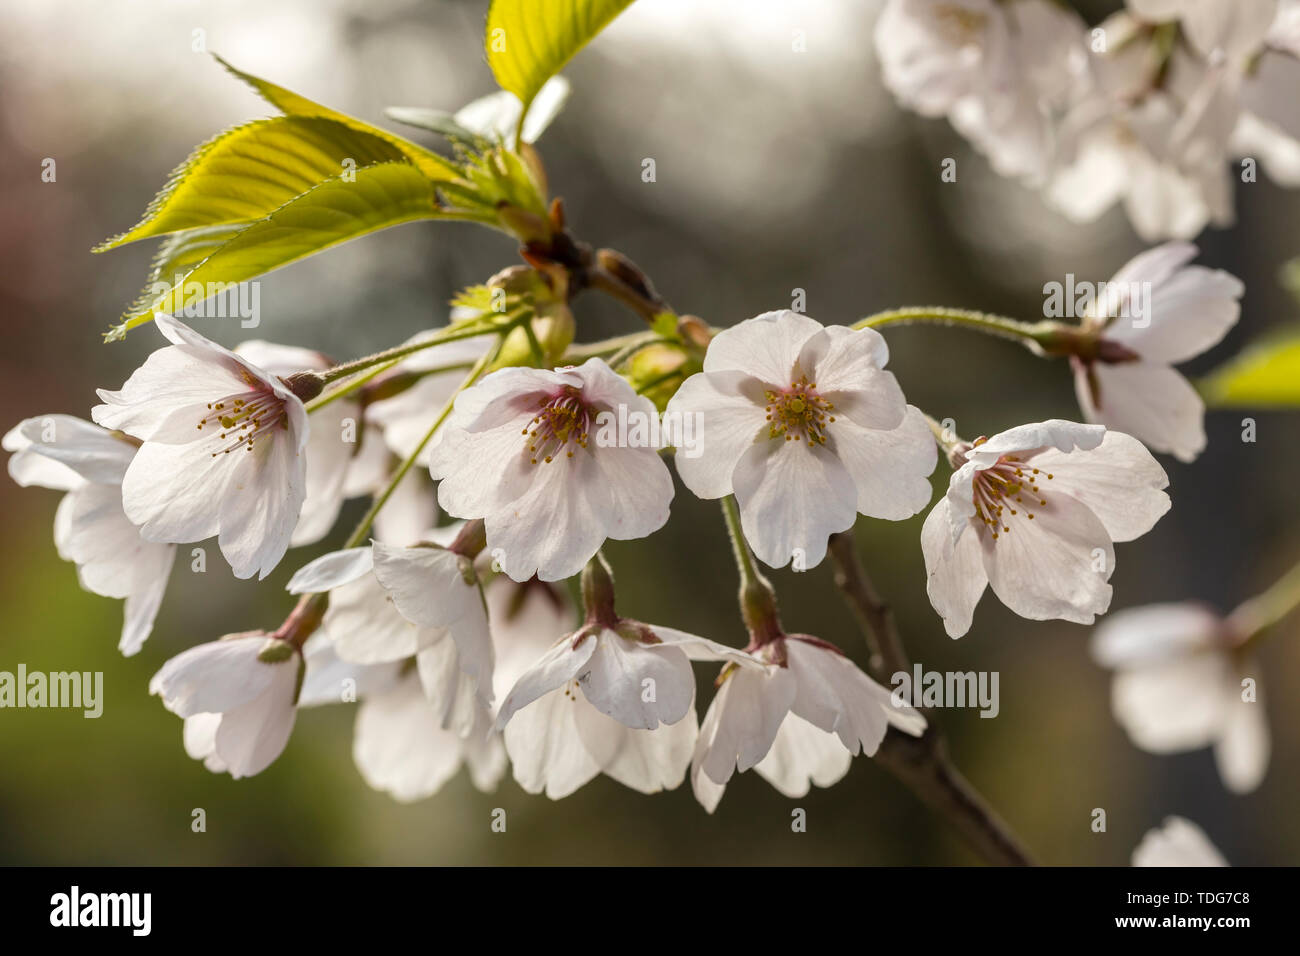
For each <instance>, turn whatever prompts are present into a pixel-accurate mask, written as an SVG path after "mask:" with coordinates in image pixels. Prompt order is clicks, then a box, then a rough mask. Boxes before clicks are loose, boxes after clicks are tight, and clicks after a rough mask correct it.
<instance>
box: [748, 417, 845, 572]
mask: <svg viewBox="0 0 1300 956" xmlns="http://www.w3.org/2000/svg"><path fill="white" fill-rule="evenodd" d="M733 480H734V482H735V488H736V501H737V502H738V503H739V505H740V519H741V526H742V528H743V529H744V532H745V539H746V540H747V541H748V542H749V544H750V547H752V548H753V549H754V553H755V554H756V555H758V557H759V559H760V560H762V561H763V562H765V563H766V564H768V565H771V566H772V567H774V568H780V567H784V566H785V565H787V564H789V563H790V561H791V559H792V558H796V557H798V558H799V559H800V564H801V565H802V567H803V568H812V567H816V566H817V565H818V564H820V563H821V560H822V558H824V557H825V556H826V540H827V538H829V537H830V536H831V535H832V534H835V533H836V532H839V531H844V530H846V529H847V528H851V527H852V526H853V522H854V519H856V518H857V514H858V489H857V486H856V485H855V484H854V482H853V478H852V476H851V475H850V474H849V472H848V469H847V468H845V467H844V464H843V463H842V462H841V461H840V460H839V458H837V457H836V456H835V454H834V452H832V451H831V450H830V449H829V448H827V447H826V446H824V445H816V446H813V447H809V446H808V445H807V444H806V443H805V442H802V441H766V442H763V443H761V444H758V445H755V446H753V447H752V448H751V449H750V450H749V451H747V452H745V454H744V456H743V457H742V458H741V459H740V463H739V464H738V465H737V466H736V471H735V475H734V479H733Z"/></svg>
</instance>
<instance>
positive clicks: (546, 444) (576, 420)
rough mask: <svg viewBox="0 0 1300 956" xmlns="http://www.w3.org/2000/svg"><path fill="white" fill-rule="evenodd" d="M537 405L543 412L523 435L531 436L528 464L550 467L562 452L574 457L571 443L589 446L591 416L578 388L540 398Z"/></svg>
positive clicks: (563, 390) (571, 387)
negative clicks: (541, 464) (545, 464)
mask: <svg viewBox="0 0 1300 956" xmlns="http://www.w3.org/2000/svg"><path fill="white" fill-rule="evenodd" d="M537 404H538V406H539V407H540V411H538V413H537V415H536V416H535V417H534V418H533V420H532V421H531V422H529V423H528V425H527V426H525V428H524V430H523V432H522V434H524V435H527V436H528V452H529V461H531V462H532V463H533V464H534V465H536V464H537V463H538V462H539V461H541V462H545V463H547V464H550V462H552V461H553V460H554V459H555V458H556V457H557V456H558V455H559V454H560V452H561V451H563V452H564V454H565V457H566V458H572V457H573V448H572V447H570V445H569V443H570V442H572V443H573V445H574V446H575V447H578V448H586V447H587V433H588V431H589V430H590V428H591V420H592V414H591V408H590V406H588V405H587V403H586V402H584V401H583V400H582V394H581V393H580V392H579V391H578V389H576V388H574V387H573V386H571V385H566V386H564V387H563V388H562V389H560V391H558V392H557V393H555V394H554V395H551V396H543V397H542V398H539V399H538V400H537Z"/></svg>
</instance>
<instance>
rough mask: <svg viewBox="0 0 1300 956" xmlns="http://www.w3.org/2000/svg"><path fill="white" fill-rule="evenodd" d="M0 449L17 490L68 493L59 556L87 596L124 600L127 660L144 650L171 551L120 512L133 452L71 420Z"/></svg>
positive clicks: (37, 424)
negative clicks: (147, 537)
mask: <svg viewBox="0 0 1300 956" xmlns="http://www.w3.org/2000/svg"><path fill="white" fill-rule="evenodd" d="M3 446H4V449H5V450H6V451H10V452H13V455H12V456H11V457H10V459H9V474H10V476H11V477H12V478H13V479H14V481H16V482H17V483H18V484H19V485H22V486H24V487H26V486H29V485H39V486H41V487H43V488H52V489H54V490H56V491H63V492H66V493H65V494H64V496H63V500H62V501H61V502H60V503H59V508H58V511H57V512H56V513H55V518H54V544H55V547H56V548H57V549H58V552H59V556H60V557H61V558H63V559H64V560H66V561H72V562H74V563H75V564H76V566H77V577H78V580H79V581H80V582H81V586H82V587H83V588H85V589H86V590H87V591H90V592H92V593H94V594H99V595H102V596H103V597H111V598H122V599H124V601H125V603H124V605H123V621H122V636H121V639H120V641H119V642H118V648H119V649H120V650H121V651H122V653H123V654H124V655H126V656H128V657H129V656H131V655H132V654H135V653H137V652H138V651H139V650H140V648H141V647H142V646H143V645H144V642H145V639H146V638H148V636H149V633H150V631H152V630H153V624H154V619H155V618H156V617H157V615H158V608H159V607H160V606H161V604H162V599H163V594H164V592H165V591H166V589H167V579H168V577H169V576H170V574H171V569H172V564H173V562H174V559H175V557H176V546H175V545H172V544H161V543H156V542H152V541H146V540H145V539H144V538H142V537H141V536H140V529H139V528H137V527H136V526H135V525H134V524H132V523H131V521H130V520H129V519H128V518H127V516H126V513H125V512H124V511H123V510H122V479H123V477H124V476H125V475H126V472H127V469H128V468H129V467H130V465H131V460H132V459H133V458H134V457H135V453H136V448H137V445H136V443H135V442H134V441H132V440H131V439H129V438H127V437H125V436H123V435H120V434H119V435H115V434H113V433H112V432H109V431H108V430H106V429H103V428H100V427H99V426H98V425H94V424H92V423H90V422H87V421H83V420H82V419H80V418H74V417H72V416H70V415H43V416H38V417H35V418H29V419H26V420H25V421H22V422H20V423H19V424H17V425H16V426H14V427H13V428H12V429H11V430H10V431H9V432H8V433H7V434H6V435H5V436H4V441H3Z"/></svg>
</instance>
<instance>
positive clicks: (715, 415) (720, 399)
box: [667, 311, 937, 567]
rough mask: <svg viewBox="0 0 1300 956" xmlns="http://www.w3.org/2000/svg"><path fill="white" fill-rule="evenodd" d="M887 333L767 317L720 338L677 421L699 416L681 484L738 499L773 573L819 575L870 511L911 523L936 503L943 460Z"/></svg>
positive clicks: (671, 408)
mask: <svg viewBox="0 0 1300 956" xmlns="http://www.w3.org/2000/svg"><path fill="white" fill-rule="evenodd" d="M888 358H889V350H888V348H887V346H886V345H885V340H884V338H883V337H882V336H881V335H880V333H878V332H876V331H874V330H872V329H863V330H861V331H855V330H853V329H849V328H847V327H844V326H822V325H821V323H819V322H817V321H816V320H815V319H812V318H809V317H808V316H806V315H801V314H800V313H797V312H790V311H782V312H767V313H764V314H762V315H759V316H756V317H755V318H752V319H748V320H746V321H744V322H741V323H740V324H739V325H736V326H734V327H732V328H730V329H727V330H725V331H723V332H721V333H719V334H718V335H717V336H716V337H715V338H714V339H713V341H712V342H711V343H710V344H709V348H708V352H707V353H706V355H705V358H704V370H703V371H702V372H701V373H699V374H697V375H693V376H691V378H689V379H687V380H686V382H685V383H683V385H682V387H681V388H680V389H679V390H678V392H677V394H676V395H675V396H674V397H673V398H672V400H671V401H670V402H669V403H668V412H667V414H668V416H669V417H673V416H687V415H696V414H698V415H699V416H700V417H701V419H700V420H701V421H702V423H703V433H702V435H701V436H700V446H701V447H700V451H701V453H700V454H699V455H698V456H697V457H693V456H692V455H691V454H687V453H686V450H685V449H678V451H677V455H676V464H677V471H678V474H679V475H681V478H682V481H683V482H684V483H685V485H686V487H688V488H690V489H691V491H693V492H694V493H695V494H696V495H698V496H700V497H701V498H721V497H723V496H724V495H730V494H734V495H735V496H736V500H737V502H738V504H739V505H740V515H741V524H742V527H743V529H744V534H745V538H746V539H747V540H748V541H749V544H750V546H751V547H752V548H753V549H754V553H755V554H756V555H758V557H759V558H760V559H761V560H763V561H764V562H765V563H767V564H769V565H771V566H772V567H782V566H784V565H786V564H788V563H790V561H791V560H792V559H797V560H798V561H799V563H800V564H801V566H802V567H813V566H815V565H817V564H819V563H820V562H821V560H822V559H823V558H824V557H825V555H826V542H827V539H828V538H829V537H830V535H832V534H834V533H836V532H839V531H844V530H845V529H847V528H849V527H851V526H852V525H853V522H854V520H855V519H856V518H857V515H858V513H859V512H861V513H862V514H865V515H869V516H871V517H873V518H885V519H889V520H893V521H896V520H900V519H902V518H908V517H911V516H912V515H914V514H916V513H917V512H918V511H920V510H921V509H922V508H924V507H925V506H926V504H927V503H928V502H929V500H930V494H931V490H930V483H929V481H928V480H927V476H928V475H929V474H930V472H932V471H933V470H934V466H935V462H936V460H937V451H936V448H935V444H934V439H933V437H932V436H931V434H930V429H929V427H928V426H927V425H926V422H925V419H924V416H922V415H921V413H920V412H919V411H917V410H916V409H915V408H912V407H911V406H909V405H908V404H907V402H906V401H905V400H904V398H903V393H902V390H901V389H900V388H899V387H898V382H897V381H896V380H895V379H894V376H893V374H892V373H890V372H886V371H884V365H885V363H886V361H888Z"/></svg>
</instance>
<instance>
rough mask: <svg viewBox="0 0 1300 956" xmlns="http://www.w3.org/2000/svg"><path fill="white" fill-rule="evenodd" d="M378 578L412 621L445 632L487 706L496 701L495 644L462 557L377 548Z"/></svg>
mask: <svg viewBox="0 0 1300 956" xmlns="http://www.w3.org/2000/svg"><path fill="white" fill-rule="evenodd" d="M373 550H374V555H375V577H376V578H378V580H379V583H380V584H382V585H383V586H384V590H386V591H387V592H388V593H389V594H390V595H391V596H392V599H393V604H394V605H395V606H396V607H397V610H398V611H399V612H401V614H402V616H403V617H405V618H406V619H407V620H408V621H412V622H414V623H415V624H418V625H420V626H421V627H423V628H437V629H446V630H447V631H448V632H449V633H450V635H451V638H452V640H453V641H455V642H456V648H457V651H458V652H459V654H458V656H459V662H460V667H461V669H462V670H463V671H464V672H465V673H466V674H467V675H468V676H469V677H470V678H471V679H472V680H473V681H474V682H475V683H476V685H477V686H478V687H479V688H480V690H481V692H482V694H483V695H484V700H485V702H487V701H490V700H491V699H492V638H491V634H490V633H489V631H488V619H487V607H486V606H485V605H484V603H483V594H482V592H481V591H480V590H479V586H478V582H477V580H472V581H469V580H466V579H465V576H464V574H463V573H462V571H461V561H462V560H463V559H462V558H461V557H460V555H457V554H455V553H453V552H451V551H445V550H443V549H442V548H394V547H391V546H389V545H386V544H382V543H381V542H378V541H377V542H375V544H374V548H373Z"/></svg>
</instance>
